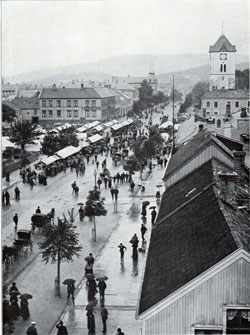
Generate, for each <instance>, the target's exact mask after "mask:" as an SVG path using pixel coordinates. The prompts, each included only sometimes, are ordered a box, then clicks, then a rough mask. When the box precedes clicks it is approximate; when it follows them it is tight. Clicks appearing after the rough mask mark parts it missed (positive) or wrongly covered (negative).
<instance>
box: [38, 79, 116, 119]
mask: <svg viewBox="0 0 250 335" xmlns="http://www.w3.org/2000/svg"><path fill="white" fill-rule="evenodd" d="M118 112H119V111H118V110H117V108H116V99H115V93H114V92H113V91H112V90H110V89H108V88H85V87H84V86H83V85H82V86H81V88H57V87H56V86H55V85H54V86H53V87H52V88H44V89H43V90H42V91H41V93H40V95H39V120H41V121H49V120H56V121H65V120H66V121H67V122H69V121H72V122H74V121H84V120H105V121H106V120H109V119H111V118H114V117H115V116H116V113H118Z"/></svg>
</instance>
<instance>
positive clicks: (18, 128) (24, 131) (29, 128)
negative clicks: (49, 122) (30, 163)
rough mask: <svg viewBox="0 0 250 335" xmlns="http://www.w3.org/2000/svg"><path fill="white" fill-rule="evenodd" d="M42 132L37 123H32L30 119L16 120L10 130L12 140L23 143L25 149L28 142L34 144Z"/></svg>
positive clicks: (18, 143)
mask: <svg viewBox="0 0 250 335" xmlns="http://www.w3.org/2000/svg"><path fill="white" fill-rule="evenodd" d="M39 135H41V132H40V131H39V129H38V128H37V124H36V123H33V124H32V123H30V122H29V121H16V122H15V123H14V125H12V126H11V128H10V132H9V138H10V141H11V142H13V143H16V144H17V145H21V149H22V150H23V151H24V148H25V145H26V144H34V143H35V142H34V140H36V139H37V138H38V137H39Z"/></svg>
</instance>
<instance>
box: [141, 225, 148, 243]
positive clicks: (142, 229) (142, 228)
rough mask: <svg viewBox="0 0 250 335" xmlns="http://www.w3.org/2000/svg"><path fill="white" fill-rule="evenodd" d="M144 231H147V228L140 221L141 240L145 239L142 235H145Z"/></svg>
mask: <svg viewBox="0 0 250 335" xmlns="http://www.w3.org/2000/svg"><path fill="white" fill-rule="evenodd" d="M146 231H147V228H146V227H145V226H144V224H143V223H142V224H141V238H142V240H143V241H145V238H144V235H145V233H146Z"/></svg>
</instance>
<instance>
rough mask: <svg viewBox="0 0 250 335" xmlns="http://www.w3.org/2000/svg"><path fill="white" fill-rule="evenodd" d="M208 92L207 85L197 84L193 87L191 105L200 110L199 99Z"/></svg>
mask: <svg viewBox="0 0 250 335" xmlns="http://www.w3.org/2000/svg"><path fill="white" fill-rule="evenodd" d="M208 90H209V83H208V82H207V81H205V82H198V83H197V84H195V85H194V88H193V89H192V93H193V104H194V106H195V107H197V108H199V109H200V108H201V97H202V96H203V95H204V94H205V93H206V92H207V91H208Z"/></svg>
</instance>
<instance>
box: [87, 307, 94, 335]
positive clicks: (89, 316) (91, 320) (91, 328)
mask: <svg viewBox="0 0 250 335" xmlns="http://www.w3.org/2000/svg"><path fill="white" fill-rule="evenodd" d="M86 315H87V326H88V330H89V331H95V316H94V313H93V312H92V311H91V310H88V311H87V313H86Z"/></svg>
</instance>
